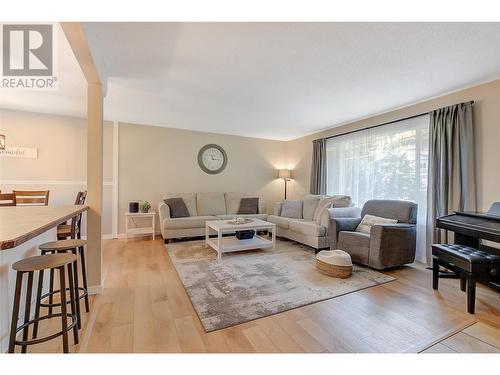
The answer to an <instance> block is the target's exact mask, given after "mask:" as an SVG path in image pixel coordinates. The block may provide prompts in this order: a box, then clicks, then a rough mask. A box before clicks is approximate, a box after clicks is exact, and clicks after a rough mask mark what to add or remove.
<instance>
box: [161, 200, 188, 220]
mask: <svg viewBox="0 0 500 375" xmlns="http://www.w3.org/2000/svg"><path fill="white" fill-rule="evenodd" d="M163 201H164V202H165V204H166V205H167V206H168V208H169V210H170V217H171V218H178V217H188V216H189V211H188V209H187V207H186V203H184V199H182V198H168V199H164V200H163Z"/></svg>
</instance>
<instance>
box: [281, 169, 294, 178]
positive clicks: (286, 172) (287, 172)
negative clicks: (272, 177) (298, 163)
mask: <svg viewBox="0 0 500 375" xmlns="http://www.w3.org/2000/svg"><path fill="white" fill-rule="evenodd" d="M278 178H292V171H291V170H290V169H279V170H278Z"/></svg>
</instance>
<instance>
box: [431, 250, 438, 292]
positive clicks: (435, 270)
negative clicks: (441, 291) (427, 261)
mask: <svg viewBox="0 0 500 375" xmlns="http://www.w3.org/2000/svg"><path fill="white" fill-rule="evenodd" d="M438 286H439V259H438V258H436V257H432V289H434V290H438Z"/></svg>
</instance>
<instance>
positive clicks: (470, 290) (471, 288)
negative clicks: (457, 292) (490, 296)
mask: <svg viewBox="0 0 500 375" xmlns="http://www.w3.org/2000/svg"><path fill="white" fill-rule="evenodd" d="M475 305H476V279H475V278H474V277H472V276H471V277H469V278H468V279H467V311H468V313H469V314H474V310H475Z"/></svg>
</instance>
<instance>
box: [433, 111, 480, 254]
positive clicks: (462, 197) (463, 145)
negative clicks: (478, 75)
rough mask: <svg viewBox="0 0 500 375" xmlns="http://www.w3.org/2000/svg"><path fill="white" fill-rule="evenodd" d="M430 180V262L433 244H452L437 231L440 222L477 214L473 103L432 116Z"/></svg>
mask: <svg viewBox="0 0 500 375" xmlns="http://www.w3.org/2000/svg"><path fill="white" fill-rule="evenodd" d="M429 116H430V132H429V176H428V189H427V262H428V263H429V264H430V262H431V258H432V256H431V244H433V243H446V242H449V241H450V238H448V234H447V233H446V232H445V231H443V230H440V229H436V227H435V220H436V218H438V217H440V216H443V215H447V214H450V213H452V212H453V211H474V210H476V176H475V161H474V159H475V156H474V154H475V153H474V124H473V117H472V102H469V103H461V104H456V105H453V106H449V107H445V108H441V109H438V110H435V111H432V112H430V113H429Z"/></svg>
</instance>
